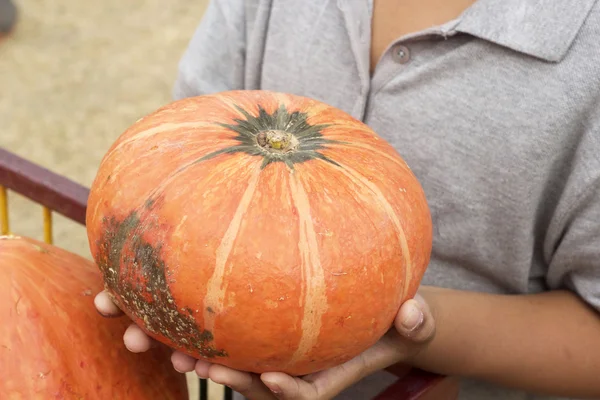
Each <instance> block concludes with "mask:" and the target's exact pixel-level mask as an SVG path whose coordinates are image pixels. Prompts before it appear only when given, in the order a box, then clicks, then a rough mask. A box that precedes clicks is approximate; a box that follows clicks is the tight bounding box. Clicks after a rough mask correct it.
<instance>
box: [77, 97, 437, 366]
mask: <svg viewBox="0 0 600 400" xmlns="http://www.w3.org/2000/svg"><path fill="white" fill-rule="evenodd" d="M87 229H88V238H89V244H90V249H91V253H92V254H93V257H94V259H95V260H96V262H97V264H98V266H99V268H100V270H101V271H102V273H103V276H104V280H105V285H106V288H107V290H108V291H109V293H111V294H112V296H113V297H114V301H115V302H116V303H117V304H118V305H119V307H121V308H122V309H123V310H124V311H125V312H126V313H127V315H128V316H129V317H130V318H131V319H133V321H135V322H136V323H137V324H138V325H139V326H140V327H141V328H142V329H143V330H144V331H145V332H147V333H148V334H149V335H150V336H151V337H153V338H155V339H157V340H158V341H160V342H162V343H165V344H167V345H169V346H171V347H172V348H175V349H179V350H181V351H182V352H184V353H186V354H189V355H192V356H194V357H196V358H199V359H206V360H209V361H211V362H214V363H219V364H222V365H226V366H229V367H231V368H235V369H239V370H243V371H250V372H257V373H260V372H264V371H282V372H287V373H289V374H292V375H303V374H307V373H310V372H314V371H318V370H321V369H324V368H328V367H331V366H334V365H337V364H340V363H342V362H344V361H346V360H348V359H350V358H352V357H354V356H356V355H357V354H359V353H361V352H362V351H364V350H365V349H366V348H368V347H370V346H371V345H373V344H374V343H375V342H376V341H377V340H378V339H380V338H381V337H382V335H384V334H385V332H386V331H387V330H389V328H390V327H391V324H392V323H393V320H394V317H395V315H396V313H397V311H398V309H399V307H400V305H401V303H402V302H404V301H405V300H406V299H408V298H410V297H412V296H414V294H415V292H416V290H417V287H418V286H419V283H420V280H421V278H422V276H423V273H424V271H425V268H426V266H427V264H428V261H429V257H430V251H431V241H432V224H431V217H430V213H429V208H428V205H427V202H426V198H425V195H424V191H423V189H422V187H421V186H420V184H419V182H418V180H417V179H416V177H415V176H414V174H413V173H412V172H411V170H410V168H409V167H408V165H407V164H406V163H405V162H404V160H403V159H402V158H401V157H400V155H399V154H398V152H397V151H396V150H395V149H394V148H393V147H391V146H390V145H389V144H388V143H387V142H386V141H385V140H383V139H382V138H380V137H379V136H378V135H376V134H375V133H374V132H373V131H372V130H371V129H370V128H369V127H368V126H367V125H365V124H364V123H362V122H360V121H358V120H356V119H354V118H352V117H351V116H350V115H348V114H346V113H344V112H342V111H341V110H339V109H337V108H335V107H332V106H330V105H327V104H324V103H322V102H319V101H316V100H314V99H310V98H306V97H301V96H296V95H291V94H285V93H279V92H270V91H228V92H221V93H216V94H210V95H203V96H198V97H193V98H187V99H183V100H178V101H175V102H172V103H170V104H167V105H165V106H163V107H161V108H160V109H158V110H156V111H154V112H152V113H150V114H149V115H147V116H145V117H143V118H141V119H140V120H138V121H137V122H136V123H134V124H133V125H132V126H131V127H129V128H128V129H127V130H126V131H125V132H124V133H123V134H122V135H121V136H120V137H118V138H117V140H116V142H115V143H114V144H113V145H112V146H111V148H110V149H109V150H108V153H107V154H106V155H105V156H104V158H103V160H102V161H101V164H100V167H99V170H98V173H97V176H96V178H95V180H94V182H93V185H92V187H91V192H90V196H89V206H88V211H87Z"/></svg>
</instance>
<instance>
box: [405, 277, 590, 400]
mask: <svg viewBox="0 0 600 400" xmlns="http://www.w3.org/2000/svg"><path fill="white" fill-rule="evenodd" d="M420 293H421V295H422V296H423V297H424V298H425V299H426V301H427V302H428V303H429V305H430V306H431V308H432V311H433V315H434V318H435V320H436V324H437V334H436V336H435V339H434V340H433V342H432V343H431V344H430V345H429V347H427V348H426V350H424V351H423V352H422V353H420V355H419V356H418V357H416V358H415V359H414V360H413V364H414V365H416V366H418V367H420V368H423V369H426V370H430V371H434V372H438V373H442V374H446V375H455V376H463V377H472V378H478V379H482V380H486V381H489V382H493V383H496V384H499V385H503V386H508V387H514V388H519V389H523V390H527V391H533V392H538V393H547V394H551V395H557V396H568V397H589V398H600V378H599V377H600V375H599V374H598V371H600V315H598V314H597V313H596V312H595V311H594V310H592V309H591V308H590V307H588V306H587V305H586V304H584V303H583V302H582V301H581V300H580V299H579V298H578V297H577V296H576V295H574V294H572V293H570V292H567V291H552V292H546V293H542V294H535V295H513V296H508V295H494V294H483V293H472V292H464V291H456V290H449V289H439V288H431V287H423V288H422V289H421V290H420Z"/></svg>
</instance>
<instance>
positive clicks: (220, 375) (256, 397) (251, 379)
mask: <svg viewBox="0 0 600 400" xmlns="http://www.w3.org/2000/svg"><path fill="white" fill-rule="evenodd" d="M208 374H209V375H208V377H209V378H210V379H211V380H212V381H213V382H215V383H218V384H220V385H225V386H229V387H230V388H231V389H233V390H235V391H236V392H238V393H240V394H242V395H243V396H244V397H246V398H247V399H251V400H275V399H277V398H278V397H276V396H275V394H274V393H272V392H271V391H270V390H269V389H268V388H267V387H266V386H265V385H264V384H263V382H262V381H261V380H260V378H259V377H258V376H257V375H255V374H250V373H248V372H242V371H237V370H234V369H231V368H228V367H225V366H223V365H219V364H213V365H212V366H211V367H210V368H209V371H208Z"/></svg>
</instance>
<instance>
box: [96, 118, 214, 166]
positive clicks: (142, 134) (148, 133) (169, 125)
mask: <svg viewBox="0 0 600 400" xmlns="http://www.w3.org/2000/svg"><path fill="white" fill-rule="evenodd" d="M209 126H211V123H210V122H205V121H195V122H164V123H162V124H160V125H157V126H154V127H152V128H148V129H144V130H141V131H139V132H137V133H134V134H133V135H131V136H129V137H128V138H126V139H125V140H122V141H120V142H118V143H115V145H114V146H113V147H112V148H111V149H110V150H109V151H108V152H107V153H106V155H105V157H106V158H108V157H109V156H110V155H112V154H113V153H114V152H115V151H117V150H119V149H120V148H121V147H123V146H125V145H126V144H129V143H132V142H137V141H138V140H147V139H148V138H150V137H152V136H154V135H159V134H161V133H163V132H172V131H173V130H175V129H180V128H191V129H194V128H202V127H209Z"/></svg>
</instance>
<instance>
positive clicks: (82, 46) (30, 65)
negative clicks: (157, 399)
mask: <svg viewBox="0 0 600 400" xmlns="http://www.w3.org/2000/svg"><path fill="white" fill-rule="evenodd" d="M206 3H207V1H206V0H196V1H188V0H169V1H164V0H137V1H131V2H126V1H122V0H103V1H98V2H91V1H79V0H57V1H45V0H17V1H16V4H17V6H18V8H19V21H18V24H17V26H16V29H15V31H14V32H13V33H12V35H10V36H9V37H8V38H6V39H4V40H2V41H0V146H1V147H3V148H5V149H7V150H9V151H12V152H14V153H17V154H18V155H20V156H22V157H26V158H27V159H29V160H32V161H35V162H36V163H39V164H41V165H42V166H44V167H46V168H48V169H51V170H53V171H55V172H57V173H60V174H62V175H65V176H68V177H69V178H71V179H73V180H75V181H76V182H79V183H81V184H83V185H86V186H89V185H90V184H91V182H92V180H93V178H94V175H95V172H96V169H97V167H98V164H99V162H100V159H101V158H102V156H103V155H104V153H105V152H106V151H107V150H108V147H109V146H110V144H111V143H112V142H113V141H114V140H115V139H116V138H117V136H118V135H120V134H121V133H122V132H123V130H124V129H125V128H126V127H127V126H129V125H130V124H131V123H133V122H134V121H135V120H137V119H138V118H139V117H141V116H143V115H144V114H146V113H148V112H150V111H152V110H154V109H156V108H158V107H160V106H161V105H163V104H165V103H166V102H169V101H170V100H171V87H172V84H173V81H174V79H175V74H176V69H177V63H178V61H179V58H180V57H181V54H182V52H183V50H184V49H185V47H186V45H187V43H188V41H189V39H190V37H191V35H192V33H193V31H194V29H195V28H196V26H197V24H198V22H199V20H200V18H201V17H202V13H203V11H204V9H205V6H206ZM9 206H10V218H11V219H10V221H11V229H12V231H13V232H15V233H19V234H23V235H29V236H32V237H35V238H38V239H42V237H43V236H42V229H41V228H42V211H41V209H40V207H39V206H38V205H35V204H32V203H31V202H29V201H28V200H26V199H23V198H21V197H19V196H16V195H14V194H12V193H11V195H10V198H9ZM54 221H55V224H54V225H55V231H54V237H55V244H57V245H59V246H61V247H64V248H66V249H68V250H71V251H74V252H76V253H79V254H82V255H84V256H89V253H88V247H87V238H86V235H85V230H84V229H83V228H82V227H81V226H78V225H77V224H75V223H73V222H70V221H68V220H66V219H65V218H62V217H61V216H55V217H54ZM190 382H192V386H193V387H195V386H196V385H195V383H196V380H195V379H190ZM210 392H212V393H213V395H212V396H210V397H211V400H213V399H215V400H216V399H218V398H222V397H220V396H221V388H219V387H217V386H216V385H211V388H210ZM192 395H193V396H194V395H195V397H193V398H195V399H198V396H197V394H195V393H192Z"/></svg>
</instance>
